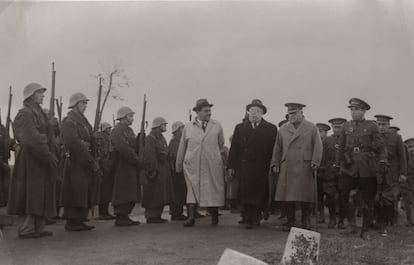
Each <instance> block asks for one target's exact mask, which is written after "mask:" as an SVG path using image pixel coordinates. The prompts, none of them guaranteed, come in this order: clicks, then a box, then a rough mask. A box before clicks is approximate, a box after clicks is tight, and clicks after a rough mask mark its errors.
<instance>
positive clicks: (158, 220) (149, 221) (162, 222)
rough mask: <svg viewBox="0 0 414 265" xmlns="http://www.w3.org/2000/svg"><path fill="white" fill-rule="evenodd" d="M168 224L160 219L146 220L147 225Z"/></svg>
mask: <svg viewBox="0 0 414 265" xmlns="http://www.w3.org/2000/svg"><path fill="white" fill-rule="evenodd" d="M166 222H168V220H165V219H162V218H158V217H156V218H148V219H147V224H164V223H166Z"/></svg>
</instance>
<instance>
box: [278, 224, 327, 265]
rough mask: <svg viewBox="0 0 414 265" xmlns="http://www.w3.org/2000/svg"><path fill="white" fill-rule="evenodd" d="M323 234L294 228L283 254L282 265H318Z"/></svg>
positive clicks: (291, 230)
mask: <svg viewBox="0 0 414 265" xmlns="http://www.w3.org/2000/svg"><path fill="white" fill-rule="evenodd" d="M320 239H321V234H319V233H317V232H313V231H310V230H305V229H300V228H296V227H292V228H291V229H290V233H289V237H288V240H287V242H286V246H285V251H284V252H283V257H282V261H281V264H282V265H296V264H300V265H316V264H318V257H319V246H320Z"/></svg>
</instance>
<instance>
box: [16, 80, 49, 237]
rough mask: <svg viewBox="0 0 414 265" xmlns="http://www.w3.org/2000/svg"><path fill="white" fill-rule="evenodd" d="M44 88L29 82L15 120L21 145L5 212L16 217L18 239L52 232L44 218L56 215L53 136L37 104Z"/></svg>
mask: <svg viewBox="0 0 414 265" xmlns="http://www.w3.org/2000/svg"><path fill="white" fill-rule="evenodd" d="M45 91H46V88H44V87H43V86H41V85H40V84H37V83H30V84H28V85H27V86H26V87H25V88H24V92H23V95H24V102H23V108H22V109H20V110H19V112H18V114H17V116H16V118H15V120H14V128H15V133H16V135H15V137H16V139H17V140H18V141H19V143H20V145H21V146H20V151H19V154H18V155H17V157H16V162H15V167H14V172H13V177H12V179H11V183H10V193H9V196H10V197H9V205H8V213H9V214H12V215H18V216H19V218H18V223H19V225H18V235H19V238H39V237H43V236H50V235H52V233H51V232H48V231H45V230H44V225H45V220H46V219H47V218H51V217H54V216H55V215H56V207H55V176H54V174H53V172H54V169H55V168H56V166H57V158H56V156H55V154H54V153H52V150H53V149H52V148H51V146H52V144H54V135H53V134H50V133H48V132H50V126H51V125H50V124H49V121H48V117H47V116H46V115H45V113H44V112H43V111H42V109H41V107H40V106H41V104H42V103H43V99H44V92H45Z"/></svg>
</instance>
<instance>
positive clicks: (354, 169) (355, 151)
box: [335, 98, 387, 240]
mask: <svg viewBox="0 0 414 265" xmlns="http://www.w3.org/2000/svg"><path fill="white" fill-rule="evenodd" d="M348 108H350V111H351V117H352V120H351V121H348V122H345V123H344V125H343V126H342V129H341V133H340V136H339V144H338V155H337V159H336V162H335V165H340V167H341V168H343V169H345V170H342V172H343V173H345V172H346V173H348V174H350V176H349V181H350V184H352V185H349V187H348V190H349V191H350V190H351V189H352V188H358V189H359V190H360V192H361V193H362V198H363V200H364V205H365V206H364V208H363V209H362V213H363V217H362V218H363V226H362V230H361V233H360V236H361V238H362V239H364V240H369V239H370V236H369V234H368V230H369V227H370V225H371V223H372V219H373V213H374V202H375V196H376V192H377V173H378V168H377V167H376V165H377V162H378V161H379V162H380V165H381V167H382V168H384V167H385V163H386V161H387V152H386V146H385V143H384V139H383V137H382V135H381V133H380V132H379V129H378V125H377V124H376V123H375V122H374V121H368V120H366V119H365V113H366V111H367V110H369V109H370V108H371V107H370V106H369V104H368V103H366V102H365V101H363V100H361V99H358V98H351V99H350V100H349V105H348ZM348 194H349V193H348ZM348 219H349V220H350V222H351V224H352V227H353V229H352V230H353V231H356V225H355V216H354V215H353V211H350V212H349V216H348Z"/></svg>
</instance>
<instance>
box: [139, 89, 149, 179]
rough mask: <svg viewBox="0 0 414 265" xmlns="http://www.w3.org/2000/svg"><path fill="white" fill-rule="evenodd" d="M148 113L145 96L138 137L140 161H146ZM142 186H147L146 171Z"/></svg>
mask: <svg viewBox="0 0 414 265" xmlns="http://www.w3.org/2000/svg"><path fill="white" fill-rule="evenodd" d="M146 112H147V95H145V94H144V105H143V106H142V120H141V128H140V131H139V135H138V158H139V160H140V161H143V160H144V145H145V124H146V121H145V116H146ZM140 181H141V184H146V182H147V177H146V174H145V171H144V170H141V171H140Z"/></svg>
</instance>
